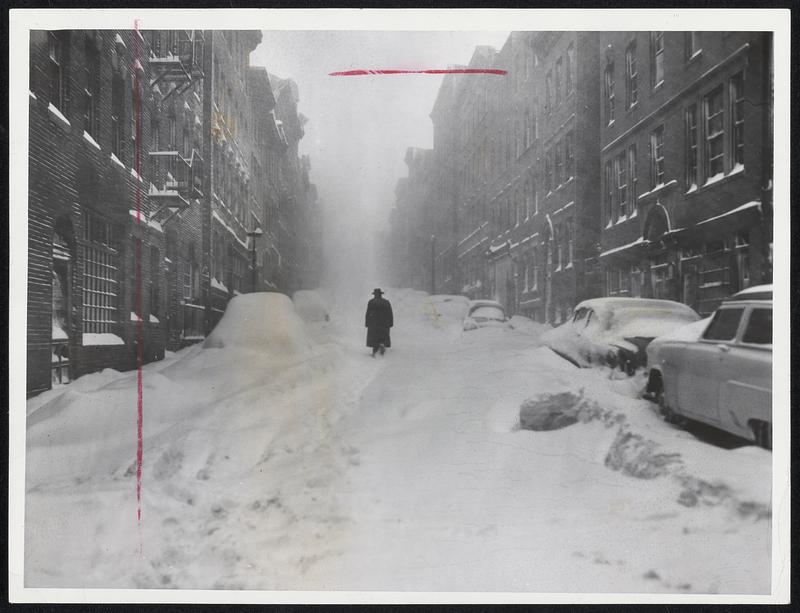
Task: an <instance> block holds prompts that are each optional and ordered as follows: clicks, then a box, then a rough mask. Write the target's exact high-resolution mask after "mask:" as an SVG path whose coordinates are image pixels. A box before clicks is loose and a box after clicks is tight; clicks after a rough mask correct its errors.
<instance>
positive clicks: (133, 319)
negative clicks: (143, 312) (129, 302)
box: [131, 311, 142, 321]
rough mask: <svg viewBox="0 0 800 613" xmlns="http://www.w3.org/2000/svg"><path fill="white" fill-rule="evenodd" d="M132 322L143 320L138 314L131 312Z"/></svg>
mask: <svg viewBox="0 0 800 613" xmlns="http://www.w3.org/2000/svg"><path fill="white" fill-rule="evenodd" d="M131 321H142V318H141V317H139V316H138V315H137V314H136V313H134V312H133V311H131Z"/></svg>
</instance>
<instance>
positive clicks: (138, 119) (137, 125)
mask: <svg viewBox="0 0 800 613" xmlns="http://www.w3.org/2000/svg"><path fill="white" fill-rule="evenodd" d="M140 66H141V64H140V62H139V20H138V19H135V20H134V22H133V116H134V129H135V130H136V140H135V143H134V146H133V165H134V168H135V169H136V175H137V177H136V223H137V224H139V225H141V223H142V158H141V149H142V145H141V144H142V138H141V136H142V96H141V92H140V91H139V85H140V84H139V72H140V68H139V67H140ZM135 244H136V289H135V300H136V313H137V315H138V320H137V322H136V524H137V527H138V529H139V555H141V554H142V460H143V454H142V424H143V421H144V420H143V417H144V413H143V411H142V407H143V403H142V345H143V338H142V337H143V332H144V330H143V326H144V322H143V321H142V241H141V239H139V238H137V239H136V240H135ZM152 273H153V271H151V274H152Z"/></svg>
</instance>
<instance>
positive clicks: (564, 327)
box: [542, 297, 700, 374]
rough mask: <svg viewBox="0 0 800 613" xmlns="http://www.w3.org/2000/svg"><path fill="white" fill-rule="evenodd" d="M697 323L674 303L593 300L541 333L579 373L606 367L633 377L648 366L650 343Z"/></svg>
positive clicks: (692, 313) (688, 310) (690, 312)
mask: <svg viewBox="0 0 800 613" xmlns="http://www.w3.org/2000/svg"><path fill="white" fill-rule="evenodd" d="M699 319H700V316H699V315H698V314H697V313H696V312H695V311H694V310H693V309H692V308H690V307H688V306H686V305H685V304H681V303H679V302H673V301H672V300H654V299H650V298H616V297H612V298H592V299H590V300H584V301H583V302H581V303H580V304H578V306H576V307H575V310H574V312H573V315H572V318H571V319H569V320H568V321H566V322H565V323H563V324H561V325H560V326H559V327H557V328H555V329H553V330H549V331H548V332H546V333H545V334H543V335H542V342H543V343H544V344H545V345H546V346H547V347H549V348H550V349H552V350H553V351H555V352H556V353H557V354H558V355H560V356H561V357H563V358H565V359H567V360H569V361H570V362H572V363H573V364H575V365H576V366H580V367H581V368H589V367H591V366H594V365H597V364H607V365H609V366H612V367H617V366H618V367H619V368H620V369H621V370H623V371H625V372H627V373H628V374H633V373H634V371H635V370H636V369H637V368H639V367H641V366H645V365H646V363H647V356H646V354H645V347H647V345H648V344H649V343H650V341H652V340H653V339H654V338H655V337H657V336H661V335H662V334H666V333H668V332H671V331H673V330H675V329H677V328H680V327H682V326H685V325H686V324H689V323H692V322H695V321H697V320H699Z"/></svg>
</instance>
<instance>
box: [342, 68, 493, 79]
mask: <svg viewBox="0 0 800 613" xmlns="http://www.w3.org/2000/svg"><path fill="white" fill-rule="evenodd" d="M398 74H491V75H501V76H502V75H505V74H508V71H506V70H500V69H497V68H444V69H437V68H430V69H427V70H397V69H393V68H381V69H377V70H364V69H358V70H344V71H340V72H330V73H328V76H329V77H363V76H366V75H398Z"/></svg>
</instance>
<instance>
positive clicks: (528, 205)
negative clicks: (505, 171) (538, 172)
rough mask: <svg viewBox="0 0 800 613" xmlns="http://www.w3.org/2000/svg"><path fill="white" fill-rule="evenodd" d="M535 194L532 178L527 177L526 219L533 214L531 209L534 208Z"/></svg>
mask: <svg viewBox="0 0 800 613" xmlns="http://www.w3.org/2000/svg"><path fill="white" fill-rule="evenodd" d="M532 205H533V194H532V193H531V178H530V177H528V178H527V179H525V219H528V218H529V217H530V216H531V210H532V209H533V207H532Z"/></svg>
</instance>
